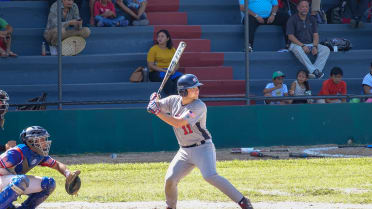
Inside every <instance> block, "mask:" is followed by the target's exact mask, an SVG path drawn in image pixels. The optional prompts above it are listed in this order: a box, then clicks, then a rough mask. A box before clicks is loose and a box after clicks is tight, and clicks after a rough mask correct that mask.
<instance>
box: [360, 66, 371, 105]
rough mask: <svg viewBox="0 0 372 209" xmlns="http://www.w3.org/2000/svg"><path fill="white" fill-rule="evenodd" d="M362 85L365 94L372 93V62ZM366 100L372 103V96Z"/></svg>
mask: <svg viewBox="0 0 372 209" xmlns="http://www.w3.org/2000/svg"><path fill="white" fill-rule="evenodd" d="M362 85H363V92H364V94H372V62H371V68H370V71H369V73H368V74H367V75H366V76H364V79H363V83H362ZM366 102H368V103H372V98H368V99H367V101H366Z"/></svg>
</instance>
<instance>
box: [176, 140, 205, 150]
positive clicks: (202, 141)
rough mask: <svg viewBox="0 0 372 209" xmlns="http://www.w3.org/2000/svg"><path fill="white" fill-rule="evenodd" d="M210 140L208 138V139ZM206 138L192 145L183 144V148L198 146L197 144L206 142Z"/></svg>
mask: <svg viewBox="0 0 372 209" xmlns="http://www.w3.org/2000/svg"><path fill="white" fill-rule="evenodd" d="M207 140H208V139H207ZM205 142H206V140H201V141H200V142H199V143H195V144H192V145H188V146H181V147H182V148H191V147H197V146H200V145H202V144H205Z"/></svg>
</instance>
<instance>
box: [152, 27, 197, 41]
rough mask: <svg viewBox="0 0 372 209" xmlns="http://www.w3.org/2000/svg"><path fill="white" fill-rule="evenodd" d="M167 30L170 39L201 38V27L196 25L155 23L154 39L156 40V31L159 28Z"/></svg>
mask: <svg viewBox="0 0 372 209" xmlns="http://www.w3.org/2000/svg"><path fill="white" fill-rule="evenodd" d="M162 29H165V30H168V31H169V33H170V35H171V37H172V39H192V38H198V39H200V38H201V34H202V31H201V27H200V26H197V25H193V26H190V25H155V26H154V40H156V38H157V37H156V33H157V32H158V31H159V30H162Z"/></svg>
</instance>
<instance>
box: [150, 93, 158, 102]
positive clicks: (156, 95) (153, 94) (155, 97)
mask: <svg viewBox="0 0 372 209" xmlns="http://www.w3.org/2000/svg"><path fill="white" fill-rule="evenodd" d="M158 97H159V95H158V93H156V92H154V93H152V94H151V96H150V102H151V101H154V100H156V99H157V98H158Z"/></svg>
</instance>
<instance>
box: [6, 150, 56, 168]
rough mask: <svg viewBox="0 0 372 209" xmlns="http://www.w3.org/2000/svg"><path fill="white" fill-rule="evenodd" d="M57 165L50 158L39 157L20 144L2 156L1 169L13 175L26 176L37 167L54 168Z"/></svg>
mask: <svg viewBox="0 0 372 209" xmlns="http://www.w3.org/2000/svg"><path fill="white" fill-rule="evenodd" d="M55 163H56V161H55V160H54V159H53V158H51V157H50V156H42V155H39V154H37V153H36V152H34V151H32V150H31V149H30V148H29V147H28V146H27V145H25V144H19V145H17V146H15V147H13V148H11V149H9V150H8V151H6V152H4V153H3V154H2V155H0V168H5V169H6V170H8V171H9V172H10V173H12V174H26V173H27V172H28V171H30V170H31V169H32V168H34V167H35V166H37V165H40V166H48V167H53V166H54V164H55Z"/></svg>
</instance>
